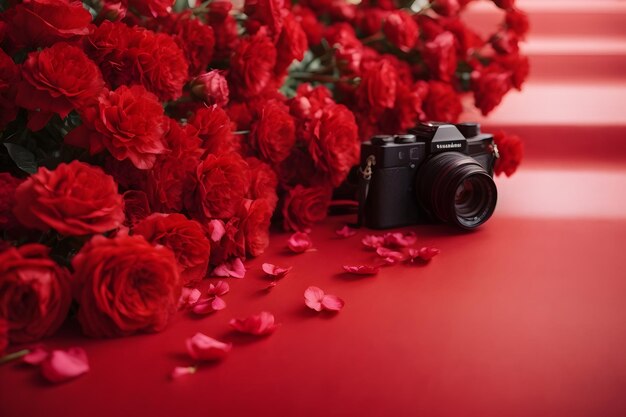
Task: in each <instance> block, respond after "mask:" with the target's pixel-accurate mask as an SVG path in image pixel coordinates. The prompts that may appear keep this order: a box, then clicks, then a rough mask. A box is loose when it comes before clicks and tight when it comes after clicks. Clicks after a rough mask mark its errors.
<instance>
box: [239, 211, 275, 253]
mask: <svg viewBox="0 0 626 417" xmlns="http://www.w3.org/2000/svg"><path fill="white" fill-rule="evenodd" d="M273 212H274V208H273V207H272V206H271V205H270V203H269V202H268V201H267V200H265V199H259V200H254V201H252V202H251V204H250V206H249V207H248V216H247V217H246V218H245V219H244V221H243V225H242V228H243V233H244V238H245V241H246V253H247V254H248V255H250V256H259V255H260V254H262V253H263V251H265V248H267V245H269V243H270V237H269V228H270V221H271V220H272V213H273Z"/></svg>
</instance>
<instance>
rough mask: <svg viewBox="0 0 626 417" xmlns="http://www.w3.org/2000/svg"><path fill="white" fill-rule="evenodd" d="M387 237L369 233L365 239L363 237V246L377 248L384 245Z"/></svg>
mask: <svg viewBox="0 0 626 417" xmlns="http://www.w3.org/2000/svg"><path fill="white" fill-rule="evenodd" d="M384 241H385V238H384V237H382V236H377V235H367V236H365V237H364V238H363V239H361V243H362V244H363V246H365V247H368V248H370V249H376V248H378V247H379V246H382V244H383V242H384Z"/></svg>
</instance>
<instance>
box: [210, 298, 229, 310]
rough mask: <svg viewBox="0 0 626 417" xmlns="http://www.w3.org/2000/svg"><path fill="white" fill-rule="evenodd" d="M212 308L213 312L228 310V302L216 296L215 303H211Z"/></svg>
mask: <svg viewBox="0 0 626 417" xmlns="http://www.w3.org/2000/svg"><path fill="white" fill-rule="evenodd" d="M211 307H213V310H215V311H220V310H224V309H225V308H226V301H224V299H223V298H221V297H218V296H217V295H216V296H215V297H213V301H211Z"/></svg>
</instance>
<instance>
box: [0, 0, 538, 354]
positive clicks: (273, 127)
mask: <svg viewBox="0 0 626 417" xmlns="http://www.w3.org/2000/svg"><path fill="white" fill-rule="evenodd" d="M469 2H470V0H463V1H461V0H434V1H431V2H428V1H421V2H419V1H418V2H407V1H404V0H363V1H360V2H359V1H347V0H332V1H323V0H302V1H297V2H296V1H294V2H290V1H288V0H287V1H285V0H245V1H243V2H235V1H233V2H231V1H228V0H207V1H205V2H202V3H200V2H198V1H194V0H178V1H176V2H175V4H174V1H173V0H145V1H143V0H142V1H139V0H122V1H111V0H85V1H84V2H80V1H77V0H23V1H8V2H2V3H1V4H0V47H1V49H0V140H1V141H2V146H1V147H0V231H1V233H2V235H1V238H2V242H0V259H2V262H1V263H0V264H1V265H0V289H2V292H1V293H0V294H1V296H0V301H2V304H1V305H0V323H2V324H3V325H4V327H5V328H8V336H6V337H8V340H9V341H17V342H19V341H30V340H34V339H37V338H40V337H43V336H46V335H49V334H51V333H52V332H54V331H55V330H56V328H57V327H58V325H59V324H60V323H61V322H62V320H63V319H64V318H65V316H66V315H67V312H68V309H69V305H70V300H71V299H72V298H73V299H74V301H75V302H76V303H77V304H78V309H77V310H76V311H77V317H78V320H79V322H80V324H81V326H82V328H83V330H84V332H85V333H86V334H88V335H91V336H117V335H127V334H131V333H134V332H138V331H158V330H160V329H162V328H163V327H164V326H165V325H166V324H167V322H168V320H169V318H170V317H171V316H172V314H173V312H174V311H175V309H176V306H177V303H178V298H179V296H180V294H181V286H183V285H190V284H193V283H195V282H197V281H199V280H201V279H202V278H204V277H206V276H210V275H212V274H213V273H214V272H215V271H216V273H219V274H223V273H224V271H231V270H233V271H235V270H236V271H235V274H236V275H241V274H242V270H243V269H242V266H241V265H242V264H241V260H242V259H245V258H246V257H247V256H258V255H259V254H261V253H262V252H263V251H264V249H265V248H266V247H267V245H268V240H269V234H268V229H269V226H270V221H271V219H272V217H273V216H274V217H275V218H277V219H278V221H279V223H280V224H282V225H283V226H284V228H286V229H289V230H294V231H299V232H306V231H307V230H309V229H310V228H311V227H312V226H313V225H314V224H315V223H316V222H318V221H320V220H321V219H323V218H324V217H325V216H326V213H327V209H328V206H329V204H330V201H331V198H332V195H333V189H334V188H336V187H338V186H339V185H340V184H342V182H343V181H344V180H345V179H346V177H347V175H348V172H349V171H350V170H351V168H352V167H354V166H355V165H356V164H357V163H358V160H359V149H360V143H361V141H362V140H366V139H368V138H369V137H370V136H371V135H372V134H378V133H399V132H402V131H405V130H406V129H408V128H410V127H412V126H414V125H416V124H417V123H418V122H420V121H424V120H429V119H433V120H441V121H448V122H457V121H458V120H459V118H460V117H461V113H462V110H463V107H462V101H461V97H462V96H465V95H468V96H470V95H473V98H474V104H475V106H476V107H477V108H479V109H480V110H481V111H482V113H483V114H488V113H489V112H490V111H491V110H493V109H494V108H495V107H496V106H497V105H498V104H499V103H500V101H501V100H502V98H503V96H504V95H505V94H506V93H507V92H508V91H509V90H511V89H512V88H516V89H519V88H521V86H522V84H523V82H524V79H525V78H526V76H527V73H528V60H527V59H526V58H525V57H524V56H523V55H521V54H520V53H519V48H518V41H519V40H520V39H523V38H524V35H525V33H526V32H527V30H528V21H527V18H526V16H525V14H524V13H523V12H522V11H520V10H518V9H517V8H516V7H515V2H514V1H513V0H509V1H495V0H494V1H493V3H494V7H499V8H501V9H502V15H503V23H502V25H501V26H500V27H499V28H498V29H497V30H496V32H495V33H494V34H493V36H491V37H489V38H488V39H483V38H481V37H480V36H479V35H477V34H476V33H474V32H473V31H472V29H471V28H469V27H468V26H466V25H465V23H464V22H463V20H462V15H463V10H464V8H465V6H466V5H467V3H469ZM496 142H497V143H498V145H499V146H500V154H501V159H500V160H499V162H498V165H497V166H496V171H497V172H498V173H501V172H504V173H505V174H506V175H511V174H512V173H513V172H514V171H515V169H516V167H517V165H518V164H519V162H520V160H521V156H522V147H521V142H520V140H519V138H517V137H515V136H507V135H506V134H504V133H498V135H496ZM105 266H106V267H105ZM130 283H134V284H133V285H131V284H130ZM18 295H19V296H20V297H22V298H20V299H24V297H26V298H27V301H28V302H27V303H23V304H21V305H19V306H17V304H16V303H17V301H16V298H15V297H18ZM3 333H4V334H5V335H6V334H7V331H4V330H3ZM6 337H5V339H6Z"/></svg>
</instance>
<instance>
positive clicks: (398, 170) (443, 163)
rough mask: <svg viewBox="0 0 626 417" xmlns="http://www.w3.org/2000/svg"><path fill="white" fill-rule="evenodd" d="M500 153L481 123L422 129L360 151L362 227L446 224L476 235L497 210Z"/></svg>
mask: <svg viewBox="0 0 626 417" xmlns="http://www.w3.org/2000/svg"><path fill="white" fill-rule="evenodd" d="M497 158H498V149H497V146H496V144H495V143H494V141H493V135H489V134H485V133H481V131H480V125H479V124H478V123H459V124H449V123H441V122H428V123H421V124H420V125H418V126H417V127H415V128H413V129H410V130H409V131H408V133H407V134H399V135H377V136H374V137H372V138H371V140H370V141H367V142H363V144H362V145H361V168H360V170H359V173H360V179H359V197H358V199H359V220H358V223H359V224H365V226H367V227H369V228H372V229H387V228H391V227H399V226H406V225H410V224H417V223H437V222H445V223H450V224H453V225H456V226H457V227H459V228H461V229H473V228H475V227H478V226H480V225H481V224H483V223H484V222H485V221H487V220H488V219H489V218H490V217H491V215H492V214H493V211H494V209H495V207H496V201H497V196H498V193H497V189H496V185H495V183H494V182H493V178H492V177H493V167H494V164H495V161H496V159H497Z"/></svg>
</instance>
